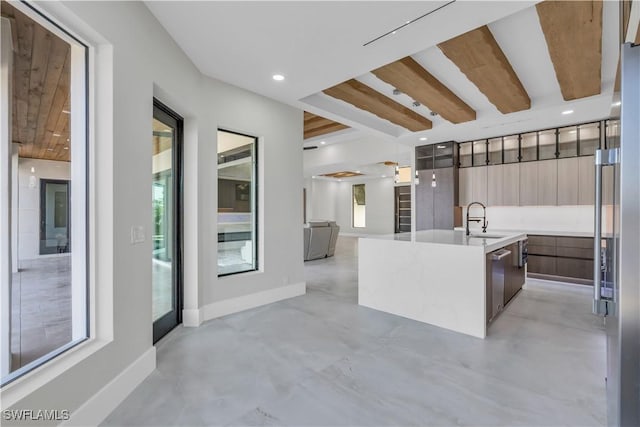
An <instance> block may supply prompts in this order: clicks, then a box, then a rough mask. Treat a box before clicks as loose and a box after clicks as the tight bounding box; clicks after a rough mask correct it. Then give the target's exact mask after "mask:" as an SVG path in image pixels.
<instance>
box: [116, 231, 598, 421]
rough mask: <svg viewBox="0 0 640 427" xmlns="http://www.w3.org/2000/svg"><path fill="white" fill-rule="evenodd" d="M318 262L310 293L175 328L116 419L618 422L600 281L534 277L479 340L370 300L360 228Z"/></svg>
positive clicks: (310, 268)
mask: <svg viewBox="0 0 640 427" xmlns="http://www.w3.org/2000/svg"><path fill="white" fill-rule="evenodd" d="M305 270H306V279H307V294H306V295H304V296H301V297H298V298H294V299H290V300H287V301H282V302H278V303H275V304H271V305H268V306H265V307H261V308H257V309H254V310H249V311H246V312H242V313H238V314H235V315H230V316H226V317H224V318H221V319H216V320H213V321H210V322H207V323H206V324H204V325H203V326H202V327H200V328H196V329H189V328H182V327H179V328H177V329H175V330H174V331H173V332H171V333H170V334H169V335H168V336H167V337H166V339H164V340H162V341H161V342H160V343H159V345H158V353H157V357H158V369H157V370H156V371H155V372H154V373H153V374H152V375H151V376H149V377H148V378H147V379H146V380H145V381H144V382H143V383H142V384H141V385H140V386H139V387H138V388H137V389H136V390H135V391H134V392H133V393H132V394H131V395H130V396H129V397H128V398H127V399H126V400H125V401H124V402H123V403H122V404H121V405H120V406H119V407H118V408H116V410H115V411H114V412H113V413H112V414H111V415H110V416H109V417H108V418H107V419H106V420H105V422H104V425H109V426H114V425H123V426H124V425H149V426H151V425H153V426H158V425H179V426H191V425H194V426H195V425H231V426H235V425H237V426H240V425H242V426H244V425H288V426H300V425H318V426H320V425H321V426H333V425H344V426H347V425H349V426H364V425H370V426H387V425H443V426H449V425H492V426H495V425H505V426H506V425H509V426H515V425H530V426H542V425H548V426H557V425H570V426H591V425H593V426H595V425H598V426H600V425H604V424H605V404H604V397H605V389H604V370H605V337H604V331H603V328H602V325H601V321H600V320H598V319H597V318H596V317H594V316H592V315H591V314H590V307H591V305H590V304H591V303H590V292H589V288H586V287H579V286H571V285H568V286H567V285H559V284H554V283H548V282H547V283H545V282H541V281H534V280H532V281H530V282H529V283H528V284H527V285H526V287H525V289H524V290H523V291H522V292H521V293H520V294H519V295H518V296H517V297H516V299H515V300H514V301H513V303H512V304H510V305H509V306H508V307H507V309H506V311H505V312H504V313H503V314H502V315H501V316H500V317H499V318H498V319H497V320H496V322H495V323H494V324H493V325H492V327H491V328H490V330H489V332H490V334H489V336H488V337H487V339H485V340H480V339H476V338H472V337H469V336H465V335H461V334H457V333H454V332H449V331H446V330H443V329H440V328H437V327H433V326H430V325H426V324H422V323H419V322H415V321H411V320H408V319H404V318H400V317H396V316H393V315H388V314H385V313H381V312H377V311H374V310H371V309H367V308H363V307H359V306H358V305H357V241H356V239H354V238H348V237H340V239H339V240H338V248H337V253H336V256H335V257H333V258H329V259H324V260H317V261H312V262H307V263H306V264H305ZM390 285H392V284H390ZM452 286H455V284H452Z"/></svg>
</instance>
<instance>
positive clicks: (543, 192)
mask: <svg viewBox="0 0 640 427" xmlns="http://www.w3.org/2000/svg"><path fill="white" fill-rule="evenodd" d="M537 163H538V205H539V206H556V205H557V204H558V160H556V159H553V160H543V161H539V162H537Z"/></svg>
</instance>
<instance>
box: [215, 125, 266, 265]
mask: <svg viewBox="0 0 640 427" xmlns="http://www.w3.org/2000/svg"><path fill="white" fill-rule="evenodd" d="M256 148H257V138H255V137H252V136H247V135H241V134H238V133H233V132H228V131H224V130H219V131H218V275H219V276H224V275H228V274H235V273H242V272H245V271H253V270H257V269H258V258H257V239H256V231H257V224H256V203H257V191H256V189H257V185H256V176H257V175H256V172H257V171H256Z"/></svg>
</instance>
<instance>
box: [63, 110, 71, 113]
mask: <svg viewBox="0 0 640 427" xmlns="http://www.w3.org/2000/svg"><path fill="white" fill-rule="evenodd" d="M62 112H63V113H65V114H70V113H71V111H69V110H62Z"/></svg>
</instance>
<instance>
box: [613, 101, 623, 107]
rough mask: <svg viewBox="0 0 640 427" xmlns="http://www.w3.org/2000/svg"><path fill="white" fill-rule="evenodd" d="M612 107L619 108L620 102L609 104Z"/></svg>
mask: <svg viewBox="0 0 640 427" xmlns="http://www.w3.org/2000/svg"><path fill="white" fill-rule="evenodd" d="M611 105H612V106H614V107H619V106H621V105H622V102H620V101H618V102H614V103H613V104H611Z"/></svg>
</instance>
